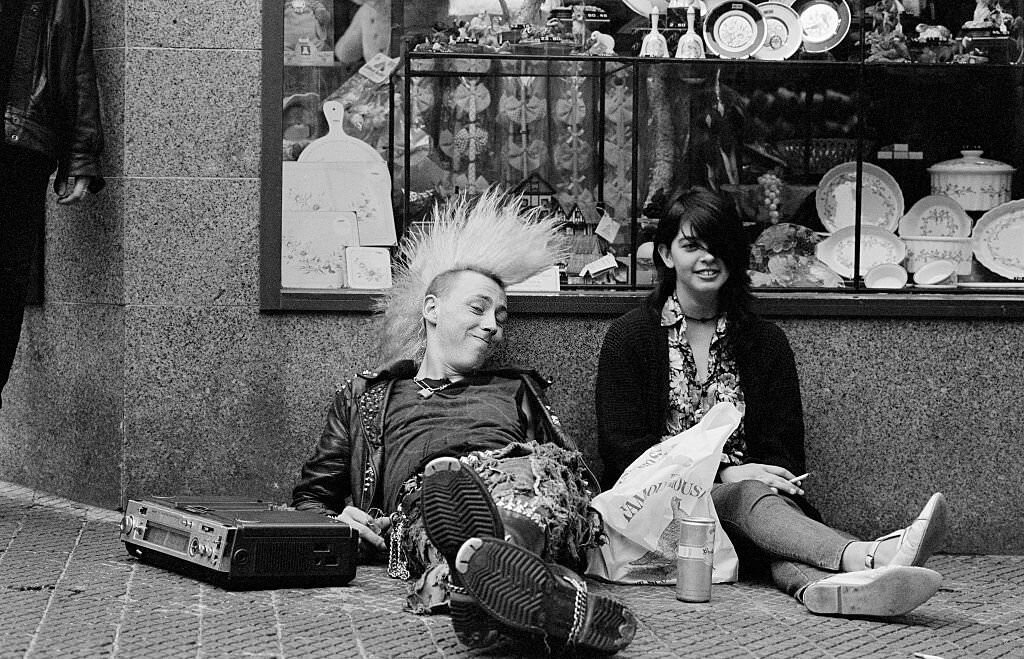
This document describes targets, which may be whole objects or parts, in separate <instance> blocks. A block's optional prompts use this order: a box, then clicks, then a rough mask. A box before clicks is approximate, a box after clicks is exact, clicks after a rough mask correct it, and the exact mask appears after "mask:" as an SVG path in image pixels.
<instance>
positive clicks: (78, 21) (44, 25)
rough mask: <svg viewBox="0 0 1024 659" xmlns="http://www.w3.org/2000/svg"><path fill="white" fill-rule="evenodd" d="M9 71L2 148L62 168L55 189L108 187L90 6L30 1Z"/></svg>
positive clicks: (80, 0) (64, 0)
mask: <svg viewBox="0 0 1024 659" xmlns="http://www.w3.org/2000/svg"><path fill="white" fill-rule="evenodd" d="M16 52H17V56H16V58H15V62H14V66H13V67H12V69H11V72H10V74H11V78H10V84H9V86H8V89H9V92H8V98H7V107H5V108H4V143H5V144H8V145H10V146H16V147H22V148H25V149H30V150H32V151H36V152H39V153H41V154H43V155H45V156H46V157H48V158H52V159H53V160H55V161H57V167H58V169H57V178H56V179H55V184H56V183H57V182H59V181H64V180H66V178H67V177H68V176H92V177H93V180H92V184H91V185H90V187H89V189H90V191H91V192H99V190H100V189H101V188H102V187H103V178H102V177H101V176H100V162H99V155H100V153H101V152H102V151H103V131H102V128H101V125H100V107H99V93H98V91H97V87H96V71H95V65H94V62H93V52H92V25H91V16H90V11H89V3H88V2H87V1H86V0H25V4H24V9H23V12H22V19H21V23H20V25H19V29H18V44H17V48H16Z"/></svg>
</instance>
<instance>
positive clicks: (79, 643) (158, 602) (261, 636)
mask: <svg viewBox="0 0 1024 659" xmlns="http://www.w3.org/2000/svg"><path fill="white" fill-rule="evenodd" d="M119 519H120V515H119V514H118V513H117V512H114V511H110V510H103V509H99V508H93V507H90V506H85V505H82V504H77V503H75V502H71V501H68V500H66V499H61V498H58V497H53V496H50V495H47V494H45V493H41V492H38V491H33V490H29V489H26V488H22V487H19V486H15V485H10V484H5V483H0V616H2V617H0V657H62V658H63V657H106V656H116V657H198V658H205V657H302V658H305V657H462V656H472V653H471V652H469V651H468V650H466V649H465V648H464V647H462V646H460V645H459V643H458V641H457V640H456V638H455V635H454V633H453V632H452V629H451V624H450V623H449V619H448V617H447V616H430V617H420V616H415V615H412V614H410V613H405V612H403V611H402V601H403V596H404V592H405V591H404V584H403V583H401V582H398V581H395V580H392V579H388V578H387V577H386V576H385V575H384V573H383V570H382V568H380V567H376V566H370V567H367V566H361V567H360V568H359V571H358V573H357V575H356V578H355V580H354V581H353V582H352V583H351V584H349V585H348V586H345V587H334V588H319V589H279V590H263V591H247V592H229V591H225V590H222V589H220V588H217V587H214V586H210V585H207V584H205V583H202V582H198V581H193V580H191V579H188V578H185V577H182V576H178V575H177V574H175V573H172V572H167V571H164V570H161V569H159V568H155V567H152V566H149V565H146V564H143V563H140V562H138V561H137V560H135V559H134V558H131V557H130V556H128V554H127V553H126V552H125V550H124V547H123V545H122V544H121V542H120V541H119V540H118V537H117V524H118V521H119ZM929 566H930V567H934V568H935V569H936V570H938V571H939V572H941V573H942V574H943V577H944V581H943V585H942V589H941V590H940V591H939V593H938V594H937V595H936V596H935V597H934V598H932V600H930V601H929V602H928V603H926V604H925V605H923V606H921V607H919V608H918V609H916V610H915V611H913V612H912V613H911V614H909V615H907V616H904V617H902V618H899V619H895V620H891V621H889V622H879V621H873V620H844V619H841V618H825V617H819V616H813V615H811V614H809V613H807V612H806V610H804V609H803V607H801V606H800V605H798V604H797V603H796V602H795V601H794V600H792V599H791V598H789V597H787V596H786V595H783V594H782V593H780V592H778V591H776V590H774V589H773V588H771V587H769V586H765V585H759V584H738V585H723V586H715V589H714V593H713V601H712V602H711V603H710V604H703V605H698V604H684V603H682V602H678V601H677V600H676V599H675V597H674V595H673V590H672V589H671V588H667V587H623V586H607V585H603V584H599V583H592V588H594V589H595V590H598V591H601V592H607V593H611V594H612V595H613V596H615V597H619V598H621V599H622V600H624V601H626V602H628V603H629V605H630V606H631V607H632V608H633V610H634V611H635V612H636V613H637V615H638V617H639V618H640V621H641V626H640V629H639V631H638V633H637V637H636V640H635V641H634V642H633V644H632V645H631V646H630V647H629V648H627V649H626V651H624V652H622V653H620V656H625V657H780V658H786V659H790V658H794V657H858V658H859V657H923V658H924V659H929V657H941V658H943V659H954V658H957V659H959V658H961V657H1024V556H938V557H936V558H935V559H933V561H932V562H931V563H929Z"/></svg>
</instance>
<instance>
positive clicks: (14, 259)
mask: <svg viewBox="0 0 1024 659" xmlns="http://www.w3.org/2000/svg"><path fill="white" fill-rule="evenodd" d="M52 171H53V166H51V165H49V163H48V161H47V160H46V158H45V157H44V156H42V155H40V154H36V153H34V152H31V151H29V150H27V149H20V148H16V147H10V146H4V145H0V393H2V392H3V388H4V385H5V384H7V378H8V377H9V375H10V372H11V366H12V365H13V364H14V354H15V353H16V352H17V350H18V340H19V339H20V338H21V323H22V319H23V318H24V315H25V294H26V292H27V290H28V284H29V274H30V272H31V268H32V261H33V256H34V255H35V250H36V243H37V242H38V241H39V237H40V236H41V235H42V233H43V223H44V221H45V216H46V186H47V182H48V179H49V177H50V172H52ZM0 407H3V398H0Z"/></svg>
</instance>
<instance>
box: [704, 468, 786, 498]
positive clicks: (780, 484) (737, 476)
mask: <svg viewBox="0 0 1024 659" xmlns="http://www.w3.org/2000/svg"><path fill="white" fill-rule="evenodd" d="M718 476H719V478H721V479H722V482H723V483H738V482H740V481H761V482H762V483H764V484H765V485H767V486H768V487H770V488H772V490H774V491H775V493H776V494H778V493H779V492H786V493H788V494H793V495H797V494H803V493H804V491H803V490H801V489H800V488H799V487H797V485H796V484H795V483H791V482H790V481H789V479H790V478H794V476H793V474H791V473H790V471H789V470H788V469H785V468H784V467H776V466H775V465H764V464H760V463H757V462H751V463H748V464H745V465H734V466H732V467H726V468H725V469H722V470H721V471H719V472H718Z"/></svg>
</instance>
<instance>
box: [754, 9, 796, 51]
mask: <svg viewBox="0 0 1024 659" xmlns="http://www.w3.org/2000/svg"><path fill="white" fill-rule="evenodd" d="M757 8H758V9H760V10H761V14H762V15H763V16H764V24H765V31H766V33H767V34H766V35H765V39H764V45H763V46H761V49H760V50H758V51H757V52H756V53H754V59H763V60H776V61H777V60H784V59H788V58H789V57H791V56H793V55H795V54H796V51H798V50H800V44H802V43H803V31H802V29H801V27H800V17H799V16H798V15H797V13H796V11H794V10H793V8H792V7H790V6H789V5H788V4H785V3H783V2H762V3H761V4H759V5H758V6H757Z"/></svg>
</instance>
